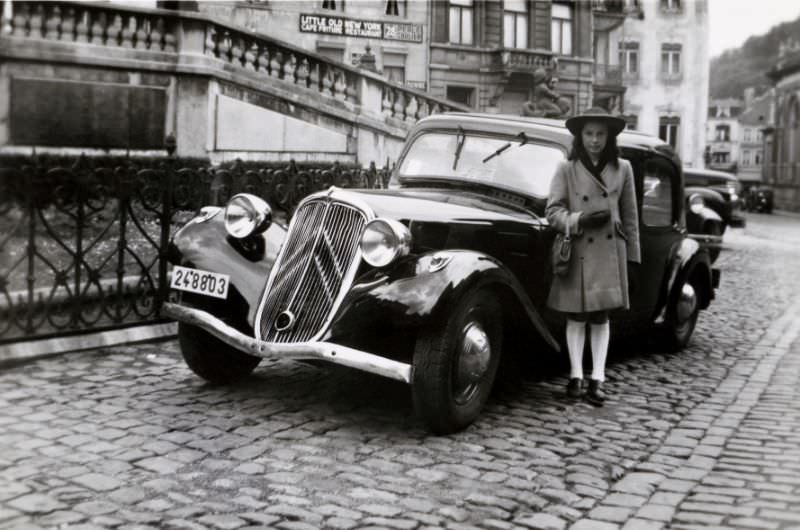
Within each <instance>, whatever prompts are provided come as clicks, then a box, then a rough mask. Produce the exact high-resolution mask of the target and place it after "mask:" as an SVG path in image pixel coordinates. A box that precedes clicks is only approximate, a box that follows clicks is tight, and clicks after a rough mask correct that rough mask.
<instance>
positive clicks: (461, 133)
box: [453, 125, 467, 171]
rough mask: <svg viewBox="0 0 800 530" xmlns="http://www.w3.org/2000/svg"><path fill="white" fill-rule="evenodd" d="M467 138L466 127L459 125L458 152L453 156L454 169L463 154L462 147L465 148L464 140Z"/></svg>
mask: <svg viewBox="0 0 800 530" xmlns="http://www.w3.org/2000/svg"><path fill="white" fill-rule="evenodd" d="M466 140H467V135H466V133H465V132H464V129H463V128H462V127H461V126H460V125H459V126H458V136H456V153H455V156H454V157H453V171H455V170H456V166H457V165H458V159H459V157H460V156H461V149H463V148H464V142H465V141H466Z"/></svg>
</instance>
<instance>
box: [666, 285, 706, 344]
mask: <svg viewBox="0 0 800 530" xmlns="http://www.w3.org/2000/svg"><path fill="white" fill-rule="evenodd" d="M690 284H691V282H690ZM682 287H683V284H682V285H681V288H682ZM692 287H694V288H695V291H697V286H695V285H692ZM699 315H700V309H699V304H697V305H696V306H695V308H694V312H693V313H692V315H691V316H690V317H689V319H688V320H686V322H684V323H683V324H679V323H678V318H677V307H676V304H670V307H669V308H668V309H667V314H666V318H665V319H664V326H663V331H664V333H663V334H664V344H665V345H666V348H667V351H670V352H673V353H675V352H679V351H681V350H683V349H684V348H686V346H688V345H689V341H690V340H691V339H692V333H694V328H695V326H697V318H698V316H699Z"/></svg>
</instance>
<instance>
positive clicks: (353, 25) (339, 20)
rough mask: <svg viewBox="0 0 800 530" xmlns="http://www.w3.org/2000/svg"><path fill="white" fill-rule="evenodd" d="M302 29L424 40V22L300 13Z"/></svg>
mask: <svg viewBox="0 0 800 530" xmlns="http://www.w3.org/2000/svg"><path fill="white" fill-rule="evenodd" d="M300 31H301V32H304V33H322V34H325V35H341V36H343V37H365V38H368V39H385V40H400V41H406V42H422V24H406V23H399V22H377V21H374V20H359V19H355V18H343V17H331V16H328V15H310V14H301V15H300Z"/></svg>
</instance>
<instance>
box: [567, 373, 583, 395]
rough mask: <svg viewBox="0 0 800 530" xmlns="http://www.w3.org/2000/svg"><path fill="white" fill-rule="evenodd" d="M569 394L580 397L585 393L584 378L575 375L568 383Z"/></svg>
mask: <svg viewBox="0 0 800 530" xmlns="http://www.w3.org/2000/svg"><path fill="white" fill-rule="evenodd" d="M567 395H568V396H569V397H571V398H579V397H581V396H582V395H583V379H581V378H580V377H573V378H572V379H570V380H569V382H568V383H567Z"/></svg>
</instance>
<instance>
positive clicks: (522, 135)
mask: <svg viewBox="0 0 800 530" xmlns="http://www.w3.org/2000/svg"><path fill="white" fill-rule="evenodd" d="M516 138H517V139H518V140H519V145H520V146H523V145H525V144H527V143H528V136H527V135H526V134H525V132H521V133H519V134H518V135H517V136H516ZM509 147H511V142H508V143H507V144H506V145H503V146H501V147H499V148H498V149H497V151H495V152H494V153H492V154H490V155H489V156H487V157H486V158H484V159H483V163H484V164H485V163H486V162H488V161H489V160H491V159H492V158H494V157H496V156H499V155H500V154H502V153H503V151H505V150H506V149H508V148H509Z"/></svg>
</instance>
